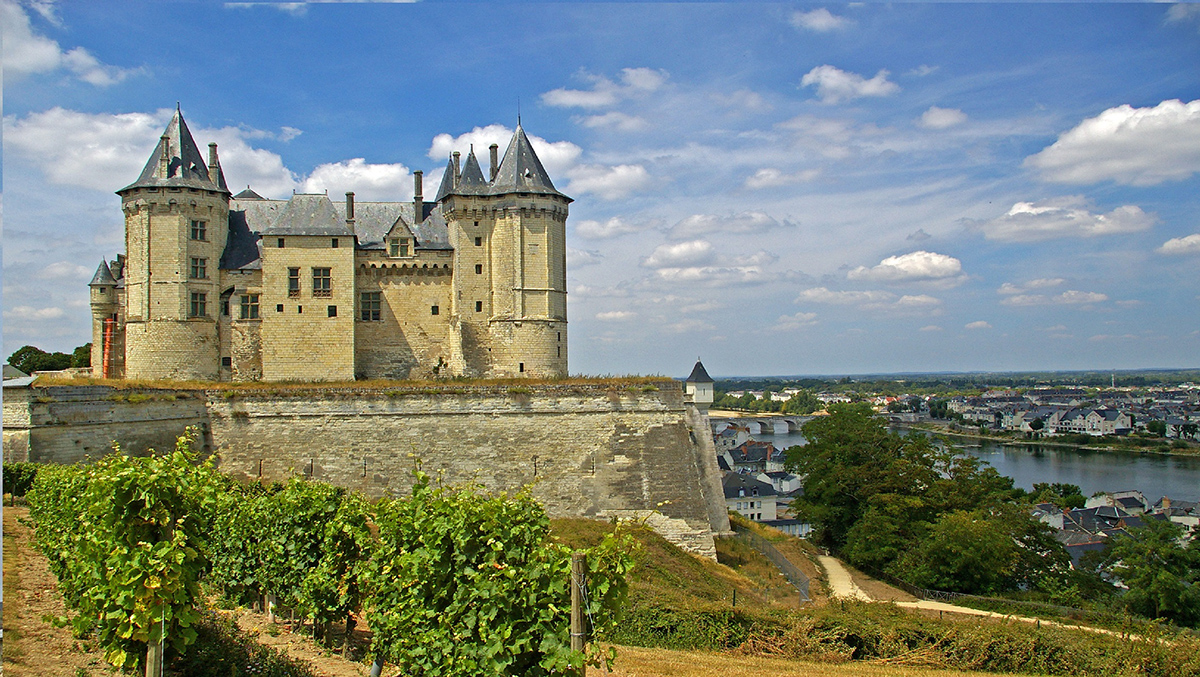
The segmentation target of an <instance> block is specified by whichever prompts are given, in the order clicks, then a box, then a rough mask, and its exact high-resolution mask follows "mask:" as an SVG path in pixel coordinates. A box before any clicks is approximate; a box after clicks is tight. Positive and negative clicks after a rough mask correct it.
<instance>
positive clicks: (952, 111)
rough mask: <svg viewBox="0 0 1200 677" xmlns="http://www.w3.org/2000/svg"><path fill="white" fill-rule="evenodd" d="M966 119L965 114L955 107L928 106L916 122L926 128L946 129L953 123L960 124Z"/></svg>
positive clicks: (953, 124)
mask: <svg viewBox="0 0 1200 677" xmlns="http://www.w3.org/2000/svg"><path fill="white" fill-rule="evenodd" d="M966 121H967V114H966V113H964V112H962V111H961V110H959V109H957V108H938V107H937V106H930V107H929V110H927V111H925V112H924V113H922V114H921V117H920V119H919V120H917V124H919V125H921V126H922V127H924V128H926V129H946V128H948V127H953V126H955V125H961V124H962V123H964V122H966Z"/></svg>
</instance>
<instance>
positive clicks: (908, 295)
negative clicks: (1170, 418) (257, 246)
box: [0, 0, 1200, 377]
mask: <svg viewBox="0 0 1200 677" xmlns="http://www.w3.org/2000/svg"><path fill="white" fill-rule="evenodd" d="M0 24H2V26H3V36H2V37H3V69H4V70H3V77H4V80H3V104H4V113H3V114H4V118H3V120H4V122H3V153H4V155H3V189H4V194H3V215H4V224H3V228H4V230H3V272H4V283H3V298H2V300H3V340H4V347H3V350H4V355H6V356H7V355H9V354H11V353H12V352H13V351H15V350H16V349H17V348H19V347H21V346H23V345H27V344H32V345H35V346H38V347H40V348H42V349H44V350H61V351H64V352H69V351H70V350H72V349H73V348H74V347H75V346H78V345H81V344H83V343H85V342H87V341H89V340H90V338H91V337H90V310H89V306H88V288H87V283H88V281H89V280H90V279H91V276H92V274H93V273H94V272H95V270H96V267H97V265H98V264H99V262H100V260H101V259H102V258H109V259H111V258H114V257H115V256H116V254H118V253H121V252H122V249H123V243H124V239H123V238H124V235H123V221H122V215H121V211H120V200H119V198H118V197H117V196H116V195H115V194H114V192H113V191H115V190H117V189H119V188H121V187H123V186H125V185H127V184H129V183H131V182H132V181H133V180H134V179H135V178H136V177H137V175H138V173H139V172H140V170H141V168H142V166H143V165H144V164H145V162H146V160H147V158H148V157H149V156H150V154H151V152H152V150H153V149H154V146H155V144H156V143H157V139H158V136H159V135H160V134H161V133H162V130H163V128H164V127H165V126H166V123H167V122H168V120H169V119H170V116H171V114H172V112H173V110H174V108H175V106H176V102H178V104H179V105H180V107H181V109H182V111H183V114H184V117H185V119H186V120H187V122H188V124H189V126H190V127H191V130H192V133H193V135H194V137H195V139H196V141H197V143H198V144H200V146H201V147H203V146H205V145H207V144H208V143H209V142H210V141H215V142H217V143H218V145H219V148H220V155H221V162H222V165H223V167H224V170H225V174H226V177H227V179H228V182H229V185H230V187H231V188H232V189H233V190H234V191H235V192H236V191H238V190H241V189H242V188H244V187H245V186H251V187H252V188H253V189H254V190H255V191H256V192H258V193H260V194H262V195H264V196H266V197H272V198H286V197H287V196H289V195H291V193H292V191H299V192H321V191H326V190H327V191H328V192H329V194H330V195H341V194H342V193H344V192H345V191H348V190H353V191H354V192H355V193H356V194H357V197H358V199H359V200H410V199H411V198H412V185H413V180H412V172H413V171H414V170H422V171H424V175H425V190H424V194H425V195H427V196H428V195H434V194H436V190H437V182H438V181H439V180H440V177H441V173H442V169H443V168H444V167H445V165H446V160H447V156H448V154H449V153H450V152H451V151H453V150H459V151H462V152H464V153H465V152H467V151H468V150H469V148H470V147H471V145H472V144H474V147H475V148H476V149H478V150H479V151H480V155H481V158H482V159H483V162H484V164H485V165H486V162H487V160H486V146H487V145H488V144H490V143H499V144H500V146H501V151H502V152H503V148H504V147H505V145H506V144H507V142H508V140H509V138H510V137H511V135H512V132H513V129H514V128H515V125H516V123H517V119H518V115H519V116H520V119H521V122H522V124H523V126H524V128H525V130H526V132H527V133H528V134H529V135H530V137H531V139H532V141H533V144H534V148H535V150H536V151H537V152H538V154H539V156H540V157H541V160H542V162H543V164H544V165H545V166H546V169H547V170H548V172H549V173H550V176H551V178H552V179H553V181H554V182H555V186H556V187H557V188H558V189H559V190H560V191H562V192H564V193H566V194H567V195H569V196H571V197H572V198H574V200H575V202H574V203H573V204H572V205H571V216H570V218H569V220H568V222H567V246H568V269H567V270H568V273H567V288H568V319H569V321H570V371H571V372H572V373H573V374H588V375H602V374H664V375H669V376H686V375H687V374H688V373H689V372H690V371H691V366H692V363H693V362H694V360H695V359H696V358H697V357H700V358H701V359H703V361H704V363H705V365H706V367H707V368H708V371H709V372H710V373H711V374H713V375H714V376H718V377H719V376H722V375H779V374H854V373H898V372H914V371H1021V370H1075V369H1098V370H1108V369H1134V368H1170V367H1176V368H1185V367H1197V366H1200V5H1198V4H1178V5H1172V4H1122V3H1114V4H1102V5H1096V4H1035V3H1031V4H991V3H965V4H924V3H887V4H884V3H878V4H876V3H865V4H770V3H739V4H723V3H711V4H699V3H670V4H652V3H617V4H592V3H576V4H559V3H552V2H551V3H537V4H523V3H513V2H507V3H501V4H479V3H432V2H430V3H413V4H401V3H343V2H321V3H317V2H314V3H287V4H278V3H275V4H273V3H253V2H250V3H224V4H222V3H213V2H203V3H201V2H183V1H180V2H152V1H149V0H147V1H144V2H113V1H106V0H91V1H89V2H86V3H83V2H70V3H58V2H53V1H52V0H38V1H29V0H26V1H25V2H16V1H15V0H0Z"/></svg>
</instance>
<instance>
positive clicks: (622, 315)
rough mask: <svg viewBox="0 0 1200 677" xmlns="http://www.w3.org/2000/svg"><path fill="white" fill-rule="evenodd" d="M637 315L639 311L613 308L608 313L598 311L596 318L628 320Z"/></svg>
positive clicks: (605, 320)
mask: <svg viewBox="0 0 1200 677" xmlns="http://www.w3.org/2000/svg"><path fill="white" fill-rule="evenodd" d="M635 317H637V313H635V312H633V311H629V310H613V311H610V312H607V313H596V319H597V320H600V321H601V322H628V321H629V320H632V319H634V318H635Z"/></svg>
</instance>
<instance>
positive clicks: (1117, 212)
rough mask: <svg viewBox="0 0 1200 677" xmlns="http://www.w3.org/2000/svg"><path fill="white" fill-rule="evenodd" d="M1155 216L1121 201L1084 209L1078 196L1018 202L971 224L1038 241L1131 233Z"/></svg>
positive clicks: (990, 235)
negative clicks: (1102, 207)
mask: <svg viewBox="0 0 1200 677" xmlns="http://www.w3.org/2000/svg"><path fill="white" fill-rule="evenodd" d="M1157 220H1158V219H1157V217H1156V216H1155V215H1154V214H1153V213H1150V214H1147V213H1146V212H1144V211H1142V209H1141V208H1140V207H1137V206H1134V205H1124V206H1121V207H1117V208H1116V209H1114V210H1112V211H1111V212H1108V213H1107V214H1100V213H1093V212H1091V211H1089V210H1088V207H1087V203H1086V201H1085V200H1084V199H1083V198H1082V197H1080V196H1069V197H1064V198H1056V199H1050V200H1042V201H1040V202H1018V203H1016V204H1014V205H1013V206H1012V208H1011V209H1009V210H1008V212H1007V213H1005V214H1004V215H1003V216H1000V217H997V218H995V219H992V220H991V221H986V222H983V223H981V224H975V227H977V228H978V229H979V230H981V231H982V232H983V235H984V237H986V238H987V239H989V240H997V241H1000V242H1040V241H1043V240H1052V239H1055V238H1061V237H1098V236H1101V235H1115V234H1119V233H1135V232H1138V231H1142V230H1146V229H1148V228H1150V227H1151V226H1153V225H1154V223H1155V221H1157Z"/></svg>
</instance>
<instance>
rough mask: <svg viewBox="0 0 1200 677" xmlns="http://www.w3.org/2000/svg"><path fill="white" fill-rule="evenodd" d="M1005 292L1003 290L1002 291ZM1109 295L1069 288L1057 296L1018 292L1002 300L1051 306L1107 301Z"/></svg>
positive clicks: (1021, 304)
mask: <svg viewBox="0 0 1200 677" xmlns="http://www.w3.org/2000/svg"><path fill="white" fill-rule="evenodd" d="M1002 293H1003V292H1002ZM1107 300H1108V296H1107V295H1106V294H1101V293H1099V292H1090V291H1076V290H1074V289H1068V290H1067V291H1064V292H1063V293H1061V294H1058V295H1056V296H1046V295H1044V294H1016V295H1014V296H1009V297H1008V298H1006V299H1003V300H1002V301H1000V304H1001V305H1005V306H1049V305H1080V304H1084V303H1100V302H1102V301H1107Z"/></svg>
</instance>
